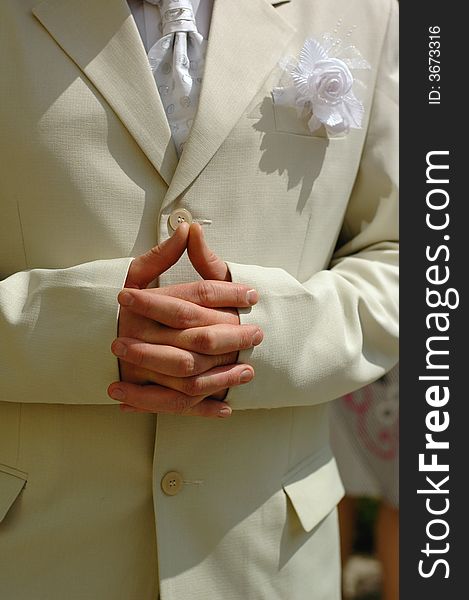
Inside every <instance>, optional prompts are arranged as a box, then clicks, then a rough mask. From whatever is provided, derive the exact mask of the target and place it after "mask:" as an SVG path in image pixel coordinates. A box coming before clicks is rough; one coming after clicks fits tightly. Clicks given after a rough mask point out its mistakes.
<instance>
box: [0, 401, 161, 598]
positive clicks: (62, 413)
mask: <svg viewBox="0 0 469 600" xmlns="http://www.w3.org/2000/svg"><path fill="white" fill-rule="evenodd" d="M127 417H128V415H123V414H122V413H121V411H119V409H118V408H117V407H111V406H67V405H63V404H62V405H60V404H49V405H45V406H44V405H41V404H24V405H19V404H11V403H8V404H5V403H3V402H0V491H1V490H2V473H3V470H2V469H3V466H2V464H1V463H2V462H4V461H6V462H8V464H9V465H11V467H15V466H17V465H19V464H21V466H22V467H23V469H24V472H22V473H23V474H24V477H26V479H27V482H26V487H25V489H24V492H22V493H21V495H20V497H19V498H18V500H17V501H16V503H15V505H14V506H13V507H12V508H11V509H10V510H9V511H8V513H7V515H6V517H5V518H4V519H3V521H2V522H1V523H0V598H2V600H3V599H5V600H8V599H11V600H64V599H65V598H67V600H98V599H99V600H133V599H135V600H157V598H158V562H157V559H156V556H157V554H156V539H155V519H154V511H153V500H152V495H153V494H152V462H153V448H154V439H155V420H156V416H155V415H138V416H137V415H132V417H131V418H130V419H129V418H127ZM10 471H11V472H13V471H12V469H11V468H10ZM2 501H3V498H2V494H1V493H0V507H1V504H2ZM142 557H145V559H144V560H143V559H142ZM98 565H99V567H98Z"/></svg>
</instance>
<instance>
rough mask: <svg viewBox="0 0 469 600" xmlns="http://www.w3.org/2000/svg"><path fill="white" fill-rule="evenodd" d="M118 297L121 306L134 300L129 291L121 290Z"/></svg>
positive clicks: (128, 304) (127, 304)
mask: <svg viewBox="0 0 469 600" xmlns="http://www.w3.org/2000/svg"><path fill="white" fill-rule="evenodd" d="M118 299H119V304H121V305H122V306H130V305H131V304H132V303H133V301H134V297H133V296H132V294H129V292H121V293H120V294H119V298H118Z"/></svg>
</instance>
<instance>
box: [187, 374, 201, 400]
mask: <svg viewBox="0 0 469 600" xmlns="http://www.w3.org/2000/svg"><path fill="white" fill-rule="evenodd" d="M202 388H203V383H202V381H201V380H200V379H199V378H197V377H190V378H189V379H187V380H186V381H185V383H184V393H185V394H187V396H200V395H201V394H202V392H203V390H202Z"/></svg>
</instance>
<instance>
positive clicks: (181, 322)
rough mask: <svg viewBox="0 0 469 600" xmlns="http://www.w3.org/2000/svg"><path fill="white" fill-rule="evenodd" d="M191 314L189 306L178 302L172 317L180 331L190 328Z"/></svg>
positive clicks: (191, 310)
mask: <svg viewBox="0 0 469 600" xmlns="http://www.w3.org/2000/svg"><path fill="white" fill-rule="evenodd" d="M193 314H194V313H193V309H192V307H191V305H190V304H186V303H184V302H180V303H179V304H178V305H177V307H176V309H175V311H174V317H175V319H176V322H177V324H178V326H179V327H180V328H181V329H184V328H186V327H190V326H191V324H192V320H193Z"/></svg>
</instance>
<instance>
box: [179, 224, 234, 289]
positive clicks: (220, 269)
mask: <svg viewBox="0 0 469 600" xmlns="http://www.w3.org/2000/svg"><path fill="white" fill-rule="evenodd" d="M187 254H188V256H189V259H190V261H191V263H192V264H193V266H194V268H195V270H196V271H197V272H198V273H199V274H200V276H201V277H203V278H204V279H218V280H219V281H231V275H230V272H229V270H228V267H227V266H226V263H224V262H223V261H222V260H221V258H218V256H217V255H216V254H215V253H214V252H212V250H210V248H209V247H208V246H207V242H206V241H205V237H204V232H203V230H202V227H201V226H200V225H199V223H193V224H192V225H191V227H190V231H189V240H188V244H187Z"/></svg>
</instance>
